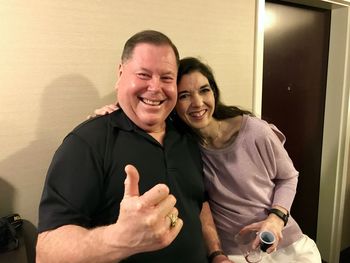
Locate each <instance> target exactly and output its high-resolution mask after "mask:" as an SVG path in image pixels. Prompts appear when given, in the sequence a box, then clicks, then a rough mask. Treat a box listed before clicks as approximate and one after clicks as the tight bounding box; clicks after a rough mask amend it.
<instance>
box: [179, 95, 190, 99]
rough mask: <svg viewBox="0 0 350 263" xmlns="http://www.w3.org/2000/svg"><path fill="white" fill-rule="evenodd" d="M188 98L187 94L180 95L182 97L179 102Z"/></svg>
mask: <svg viewBox="0 0 350 263" xmlns="http://www.w3.org/2000/svg"><path fill="white" fill-rule="evenodd" d="M187 97H188V95H187V94H180V95H179V96H178V99H179V100H183V99H186V98H187Z"/></svg>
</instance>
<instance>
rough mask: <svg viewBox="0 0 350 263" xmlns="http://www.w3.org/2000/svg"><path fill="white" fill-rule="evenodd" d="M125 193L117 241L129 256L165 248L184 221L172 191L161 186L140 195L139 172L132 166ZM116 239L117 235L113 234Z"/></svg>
mask: <svg viewBox="0 0 350 263" xmlns="http://www.w3.org/2000/svg"><path fill="white" fill-rule="evenodd" d="M125 172H126V179H125V182H124V184H125V192H124V197H123V200H122V201H121V203H120V212H119V217H118V220H117V222H116V224H114V225H112V226H113V227H114V229H113V231H115V235H114V238H115V240H116V241H117V240H118V241H117V242H118V244H119V243H120V242H122V244H123V246H124V247H125V248H126V249H129V250H130V251H129V254H130V255H132V254H136V253H140V252H146V251H154V250H158V249H161V248H164V247H166V246H168V245H170V244H171V242H172V241H173V240H174V239H175V238H176V236H177V235H178V234H179V232H180V230H181V228H182V226H183V221H182V220H181V219H180V218H178V211H177V209H176V207H175V203H176V199H175V197H174V196H173V195H171V194H169V188H168V187H167V186H166V185H164V184H158V185H156V186H154V187H153V188H151V189H150V190H149V191H147V192H146V193H144V194H143V195H141V196H140V194H139V185H138V182H139V173H138V171H137V169H136V168H135V167H134V166H132V165H127V166H126V167H125ZM112 236H113V235H112Z"/></svg>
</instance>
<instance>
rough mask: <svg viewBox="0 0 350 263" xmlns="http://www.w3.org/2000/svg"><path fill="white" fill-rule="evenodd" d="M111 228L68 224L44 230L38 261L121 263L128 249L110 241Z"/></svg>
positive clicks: (41, 262)
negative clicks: (87, 227) (108, 233)
mask: <svg viewBox="0 0 350 263" xmlns="http://www.w3.org/2000/svg"><path fill="white" fill-rule="evenodd" d="M107 228H108V227H98V228H94V229H91V230H88V229H85V228H82V227H79V226H75V225H66V226H63V227H60V228H57V229H55V230H52V231H47V232H43V233H41V234H39V237H38V243H37V253H36V254H37V255H36V257H37V261H36V262H37V263H46V262H50V263H55V262H77V263H78V262H96V263H100V262H101V263H102V262H118V261H120V260H121V259H123V258H125V257H127V256H128V253H127V249H126V248H122V247H121V248H118V247H113V246H111V245H110V244H108V238H107V235H106V233H107Z"/></svg>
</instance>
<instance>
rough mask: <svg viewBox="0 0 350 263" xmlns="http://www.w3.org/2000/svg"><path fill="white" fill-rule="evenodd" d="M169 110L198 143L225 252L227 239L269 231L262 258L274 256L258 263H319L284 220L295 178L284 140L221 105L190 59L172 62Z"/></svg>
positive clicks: (207, 72)
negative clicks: (174, 95)
mask: <svg viewBox="0 0 350 263" xmlns="http://www.w3.org/2000/svg"><path fill="white" fill-rule="evenodd" d="M175 109H176V114H175V116H174V120H175V122H176V123H178V124H179V125H183V123H185V124H186V125H187V127H190V129H189V131H190V132H192V133H193V134H194V135H195V136H196V137H197V138H198V139H199V142H200V148H201V152H202V159H203V161H204V175H205V177H204V181H205V186H206V190H207V192H208V197H209V204H210V208H211V211H212V214H213V217H214V221H215V225H216V227H217V231H218V234H219V236H220V239H221V242H222V246H223V250H224V251H225V253H227V254H232V255H235V254H239V250H238V248H237V245H236V244H235V241H234V234H235V233H238V232H241V233H242V232H245V231H249V230H253V231H258V232H261V231H263V230H269V231H271V232H272V233H274V235H275V237H276V239H277V242H275V244H274V245H273V246H272V247H271V248H269V249H268V252H272V251H273V250H274V249H275V248H276V247H277V245H278V250H277V251H276V252H274V253H272V254H270V255H269V256H267V257H266V258H265V261H266V262H291V261H292V260H294V261H295V262H321V257H320V254H319V252H318V249H317V247H316V245H315V243H314V242H313V240H311V239H310V238H308V237H307V236H306V235H303V233H302V231H301V230H300V228H299V226H298V224H297V223H296V222H295V220H294V219H293V218H292V217H291V216H289V210H290V208H291V205H292V202H293V199H294V196H295V192H296V186H297V176H298V172H297V171H296V170H295V168H294V166H293V163H292V161H291V159H290V158H289V156H288V153H287V152H286V150H285V149H284V147H283V143H284V141H285V137H284V135H283V134H282V133H281V132H280V131H279V130H278V129H277V128H276V127H275V126H273V125H269V124H268V123H266V122H265V121H263V120H260V119H258V118H256V117H254V116H253V115H252V114H251V113H250V112H247V111H244V110H241V109H239V108H237V107H234V106H226V105H224V104H223V103H222V102H221V101H220V92H219V89H218V87H217V84H216V81H215V79H214V76H213V73H212V71H211V69H210V68H209V67H208V66H207V65H205V64H203V63H202V62H201V61H199V60H198V59H196V58H185V59H182V60H181V62H180V67H179V72H178V102H177V104H176V108H175ZM185 127H186V126H185ZM257 242H258V239H256V243H257ZM232 259H234V260H235V261H237V262H239V259H238V258H236V257H232Z"/></svg>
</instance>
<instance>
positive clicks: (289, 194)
mask: <svg viewBox="0 0 350 263" xmlns="http://www.w3.org/2000/svg"><path fill="white" fill-rule="evenodd" d="M259 126H261V127H260V128H259V129H256V131H257V134H256V146H257V147H258V148H259V151H260V153H261V157H262V159H263V162H264V164H265V166H266V168H267V170H268V171H269V176H270V179H271V180H272V181H273V183H274V184H275V188H274V195H273V200H272V206H274V205H279V206H282V207H284V208H286V209H287V210H288V211H290V208H291V206H292V203H293V200H294V197H295V193H296V188H297V183H298V175H299V173H298V171H297V170H296V169H295V168H294V165H293V162H292V160H291V159H290V157H289V155H288V153H287V151H286V149H285V148H284V146H283V144H284V142H285V136H284V135H283V134H282V132H281V131H279V130H278V129H277V127H275V126H274V125H269V124H267V123H266V122H265V121H261V123H260V125H259Z"/></svg>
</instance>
